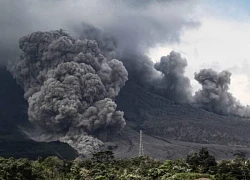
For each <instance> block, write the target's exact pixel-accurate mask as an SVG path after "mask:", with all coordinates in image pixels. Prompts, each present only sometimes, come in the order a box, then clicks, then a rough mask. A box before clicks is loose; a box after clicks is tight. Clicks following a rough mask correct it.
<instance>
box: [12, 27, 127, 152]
mask: <svg viewBox="0 0 250 180" xmlns="http://www.w3.org/2000/svg"><path fill="white" fill-rule="evenodd" d="M19 47H20V49H21V50H22V53H21V55H20V57H19V59H18V60H17V61H15V62H12V63H11V64H10V65H9V69H10V71H11V73H12V75H13V77H14V78H15V79H16V80H17V82H18V84H20V85H21V86H22V87H23V89H24V90H25V94H24V97H25V98H26V99H27V100H28V103H29V109H28V115H29V120H30V121H31V122H32V123H33V124H34V125H36V126H37V127H39V129H42V130H43V132H46V133H47V134H56V135H57V136H58V139H59V140H61V141H63V142H67V143H68V144H70V145H71V146H72V147H74V148H76V149H77V150H78V152H79V153H82V154H88V153H92V152H93V151H96V150H98V148H99V147H100V146H101V145H102V142H101V141H100V140H98V139H97V138H95V137H98V135H100V134H102V135H103V134H109V133H115V132H117V131H120V130H121V129H122V128H123V127H124V126H125V124H126V123H125V120H124V118H123V112H121V111H116V104H115V102H114V101H113V100H112V99H113V98H114V97H115V96H117V95H118V93H119V91H120V89H121V87H122V86H124V85H125V82H126V81H127V79H128V73H127V71H126V69H125V67H124V66H123V64H122V62H121V61H118V60H116V59H111V60H107V59H106V58H105V57H104V56H103V55H102V54H101V52H100V50H99V49H98V45H97V43H96V41H93V40H87V39H85V40H77V39H75V38H73V37H72V36H70V35H69V34H67V33H65V32H64V31H62V30H59V31H50V32H34V33H31V34H29V35H26V36H24V37H22V38H20V40H19Z"/></svg>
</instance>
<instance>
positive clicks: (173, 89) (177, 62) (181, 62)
mask: <svg viewBox="0 0 250 180" xmlns="http://www.w3.org/2000/svg"><path fill="white" fill-rule="evenodd" d="M154 67H155V69H156V70H158V71H160V72H162V74H163V78H162V79H161V81H160V82H159V84H158V85H157V86H156V87H157V88H158V89H162V90H163V92H162V94H163V96H167V97H169V98H168V99H171V98H172V99H174V100H176V101H179V102H189V101H190V100H191V90H192V89H191V86H190V81H189V78H188V77H185V76H184V72H185V68H186V67H187V60H186V59H184V58H182V57H181V55H180V53H176V52H174V51H172V52H170V54H169V55H167V56H163V57H161V61H160V62H158V63H156V64H155V66H154Z"/></svg>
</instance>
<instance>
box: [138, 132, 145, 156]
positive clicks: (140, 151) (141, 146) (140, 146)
mask: <svg viewBox="0 0 250 180" xmlns="http://www.w3.org/2000/svg"><path fill="white" fill-rule="evenodd" d="M140 156H144V151H143V140H142V130H140V145H139V157H140Z"/></svg>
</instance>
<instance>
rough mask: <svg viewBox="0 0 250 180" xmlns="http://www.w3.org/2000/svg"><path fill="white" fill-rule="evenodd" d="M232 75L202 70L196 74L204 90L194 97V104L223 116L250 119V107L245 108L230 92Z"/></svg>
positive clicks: (224, 72)
mask: <svg viewBox="0 0 250 180" xmlns="http://www.w3.org/2000/svg"><path fill="white" fill-rule="evenodd" d="M230 78H231V73H230V72H229V71H222V72H219V73H218V72H216V71H214V70H212V69H202V70H200V72H199V73H195V79H196V80H197V81H198V82H199V83H200V84H201V85H202V89H201V90H199V91H197V92H196V93H195V95H194V103H195V105H197V106H198V107H201V108H203V109H206V110H208V111H211V112H215V113H217V114H221V115H236V116H240V117H250V107H249V106H243V105H242V104H241V103H240V102H239V101H237V100H236V98H235V97H234V96H233V95H232V93H230V92H229V86H230Z"/></svg>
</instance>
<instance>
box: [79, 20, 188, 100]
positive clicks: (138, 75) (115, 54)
mask: <svg viewBox="0 0 250 180" xmlns="http://www.w3.org/2000/svg"><path fill="white" fill-rule="evenodd" d="M131 33H133V32H131ZM113 35H114V34H112V33H111V32H108V31H107V32H106V31H103V30H101V29H98V28H96V27H94V26H92V25H89V24H86V23H84V24H83V26H82V32H81V36H80V38H81V39H86V38H87V39H95V40H96V41H97V42H98V45H99V48H100V49H101V51H102V52H103V53H104V54H105V56H106V57H107V58H109V59H112V58H118V59H119V60H121V61H122V62H123V64H124V65H125V67H126V69H127V70H128V72H129V79H130V80H132V81H135V82H137V83H138V84H140V85H142V86H144V87H145V88H148V89H149V90H151V91H152V92H154V93H156V94H159V95H161V96H164V97H166V98H168V99H170V100H174V101H177V102H183V103H188V102H190V101H191V97H192V94H191V86H190V81H189V79H188V78H187V77H185V76H184V72H185V68H186V66H187V60H186V59H184V58H182V57H181V55H180V54H179V53H177V52H174V51H172V52H170V54H169V55H167V56H163V57H162V58H161V61H160V62H159V63H156V64H154V63H153V61H152V60H151V59H150V58H149V57H148V56H146V55H145V54H144V53H145V52H143V50H142V49H141V48H142V47H143V46H145V44H144V43H142V44H143V45H142V44H140V41H142V40H138V42H135V44H133V45H131V44H130V43H127V44H126V43H124V42H123V40H121V38H120V37H115V36H113ZM125 36H126V34H125ZM131 36H134V35H131ZM121 37H124V35H121ZM128 39H129V38H128ZM121 41H122V42H121ZM153 42H154V41H153ZM136 45H138V46H137V47H136ZM140 47H141V48H140ZM145 48H146V47H145ZM147 48H148V47H147ZM147 48H146V49H145V51H146V50H147Z"/></svg>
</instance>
